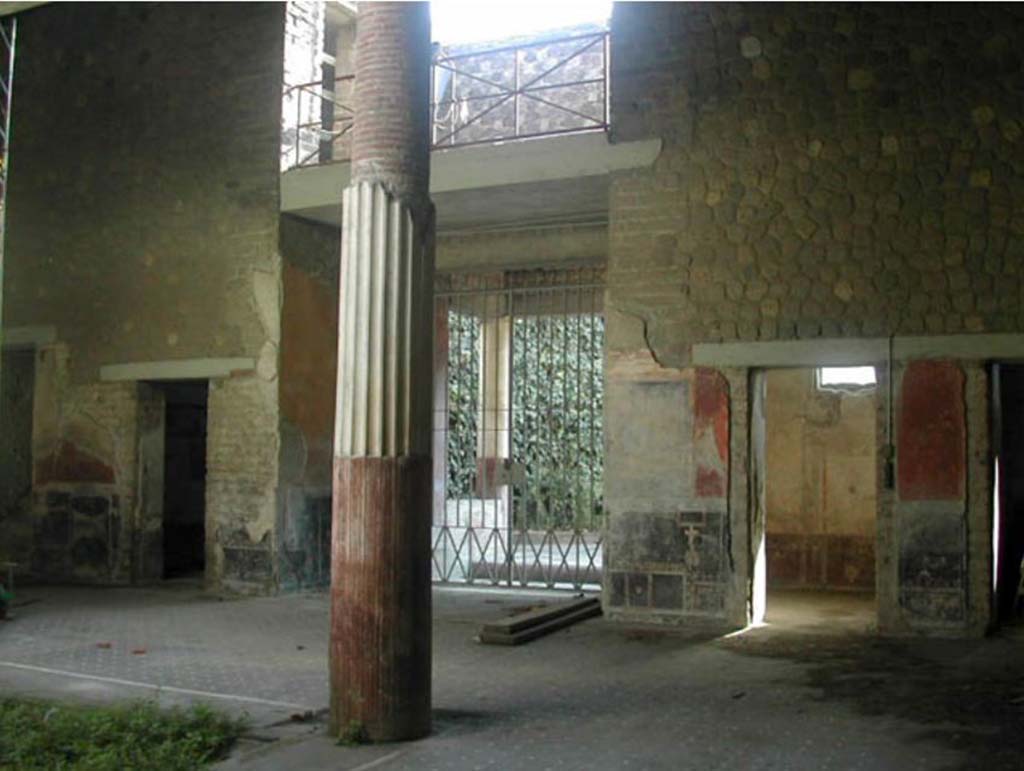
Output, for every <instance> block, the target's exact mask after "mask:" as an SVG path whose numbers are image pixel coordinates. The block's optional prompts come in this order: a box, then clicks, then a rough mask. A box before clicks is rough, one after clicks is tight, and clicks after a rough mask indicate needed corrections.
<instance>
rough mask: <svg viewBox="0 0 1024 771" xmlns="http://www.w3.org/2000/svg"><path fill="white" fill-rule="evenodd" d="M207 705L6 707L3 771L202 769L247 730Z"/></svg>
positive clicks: (0, 748) (5, 703)
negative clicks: (179, 707)
mask: <svg viewBox="0 0 1024 771" xmlns="http://www.w3.org/2000/svg"><path fill="white" fill-rule="evenodd" d="M244 728H245V724H244V721H242V720H237V719H232V718H229V717H226V716H224V715H222V714H220V713H217V712H214V711H213V710H211V709H210V708H208V707H204V706H202V705H199V706H194V707H190V708H189V709H187V710H184V709H172V710H165V711H163V710H159V709H158V708H157V707H156V705H155V704H153V703H151V702H137V703H132V704H129V705H125V706H119V707H74V706H64V705H54V704H46V703H42V702H35V701H23V700H17V699H5V700H2V701H0V769H4V770H6V769H12V770H13V769H82V770H83V771H107V770H108V769H109V770H110V771H114V770H115V769H118V770H119V769H128V768H130V769H160V770H161V771H179V770H180V771H185V769H195V768H203V767H205V766H207V765H208V764H209V763H212V762H213V761H215V760H217V759H219V758H221V757H223V755H224V754H225V753H226V752H227V750H228V749H229V748H230V747H231V745H232V744H233V743H234V741H235V739H236V738H237V737H238V736H239V735H240V734H241V732H242V731H243V730H244Z"/></svg>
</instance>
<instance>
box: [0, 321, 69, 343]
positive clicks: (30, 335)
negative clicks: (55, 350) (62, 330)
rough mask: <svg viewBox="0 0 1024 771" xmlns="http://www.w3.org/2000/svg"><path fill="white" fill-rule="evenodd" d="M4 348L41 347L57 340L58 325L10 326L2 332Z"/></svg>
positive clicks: (0, 338)
mask: <svg viewBox="0 0 1024 771" xmlns="http://www.w3.org/2000/svg"><path fill="white" fill-rule="evenodd" d="M0 341H2V343H3V347H4V348H39V347H40V346H43V345H50V344H52V343H55V342H57V327H54V326H45V325H40V326H32V327H8V328H6V329H4V330H3V332H2V333H0Z"/></svg>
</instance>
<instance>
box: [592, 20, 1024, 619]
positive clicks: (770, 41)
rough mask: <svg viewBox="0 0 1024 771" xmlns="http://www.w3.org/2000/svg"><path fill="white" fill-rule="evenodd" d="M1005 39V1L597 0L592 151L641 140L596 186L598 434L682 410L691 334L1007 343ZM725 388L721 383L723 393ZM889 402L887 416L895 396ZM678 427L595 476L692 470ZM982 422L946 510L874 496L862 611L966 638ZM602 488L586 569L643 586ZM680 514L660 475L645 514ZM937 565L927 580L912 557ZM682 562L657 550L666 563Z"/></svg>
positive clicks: (739, 568)
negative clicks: (874, 546) (599, 73)
mask: <svg viewBox="0 0 1024 771" xmlns="http://www.w3.org/2000/svg"><path fill="white" fill-rule="evenodd" d="M1021 32H1024V12H1022V11H1020V10H1019V9H1018V8H1017V7H1015V6H1008V5H1001V6H996V5H988V6H964V5H946V4H935V5H931V4H929V5H924V4H917V5H901V6H894V7H890V6H881V5H876V4H863V5H858V4H843V5H836V4H830V5H817V4H800V5H784V4H691V3H686V4H684V3H618V4H616V6H615V10H614V13H613V22H612V35H611V40H612V43H611V44H612V67H613V70H612V89H611V99H612V133H613V140H616V139H617V140H632V139H641V138H647V137H660V138H661V139H662V141H663V143H664V144H663V151H662V153H661V155H660V156H659V157H658V159H657V160H656V161H655V164H654V166H653V168H651V169H649V170H637V171H630V172H616V173H614V174H613V175H612V182H611V191H610V197H609V263H608V297H607V305H606V309H607V310H606V316H607V346H608V352H607V356H608V363H607V367H606V371H607V372H608V373H609V374H608V377H609V382H610V384H611V381H612V380H613V379H614V380H615V381H616V383H617V384H616V386H615V388H616V389H617V390H613V389H612V387H611V385H610V387H609V394H608V401H607V407H606V410H607V413H608V424H609V427H611V426H612V424H613V422H618V423H620V424H622V425H626V426H629V425H643V424H645V423H646V422H649V421H650V420H652V419H653V418H652V417H651V416H652V415H653V411H654V410H655V409H659V410H660V409H677V410H678V409H690V410H691V411H692V409H693V408H692V407H690V408H687V406H686V405H687V401H688V399H692V396H687V394H686V393H685V391H686V389H687V388H688V387H689V386H688V385H687V384H688V383H692V381H693V378H694V377H695V375H694V372H695V370H694V369H693V368H692V367H691V364H692V351H693V346H694V345H695V344H697V343H720V342H734V341H739V342H745V343H755V342H760V341H775V340H813V339H832V338H841V337H871V336H886V335H928V334H939V333H942V334H959V333H965V334H970V333H977V332H1022V331H1024V315H1022V312H1021V308H1022V307H1024V305H1022V303H1021V299H1022V291H1024V270H1022V265H1024V219H1022V216H1021V214H1020V212H1021V211H1024V132H1022V128H1024V100H1022V99H1021V94H1022V93H1024V69H1022V60H1021V57H1020V55H1019V53H1018V52H1017V51H1016V49H1015V47H1014V46H1015V44H1014V41H1015V40H1016V39H1017V38H1018V37H1019V36H1020V34H1021ZM966 371H968V373H969V377H968V382H967V385H966V386H964V389H965V390H964V393H965V394H966V397H964V398H966V399H967V402H966V403H967V412H966V415H967V417H966V418H965V419H966V420H967V422H968V424H969V425H975V424H976V423H977V421H978V420H979V418H978V417H977V416H978V415H983V414H984V411H985V403H986V402H985V400H986V396H985V392H984V387H985V386H984V383H985V378H984V372H983V370H980V369H978V368H977V366H976V365H973V364H972V365H971V367H970V368H967V370H966ZM746 377H747V374H746V373H745V372H744V371H743V370H740V371H739V380H738V381H737V378H736V375H729V382H730V385H735V383H736V382H739V383H743V382H745V379H746ZM651 382H662V383H678V384H679V385H677V386H673V388H675V389H676V391H677V393H676V396H675V397H674V399H675V402H677V403H676V404H675V406H674V407H672V406H671V405H665V406H664V407H658V406H657V404H655V403H654V402H652V401H651V400H650V398H649V397H648V396H647V392H648V390H649V385H648V384H649V383H651ZM972 384H974V385H972ZM730 394H731V396H730V398H731V399H732V400H735V398H736V395H735V394H736V389H735V388H732V390H731V392H730ZM967 397H969V398H967ZM896 399H897V404H896V409H897V410H899V409H900V400H901V399H902V393H901V392H900V391H899V390H898V389H897V393H896ZM732 408H733V409H732V415H733V416H735V415H736V412H737V405H736V404H735V403H733V404H732ZM972 416H973V417H972ZM692 420H693V417H692V412H691V416H690V417H683V418H676V417H672V418H670V419H669V418H666V421H667V422H661V423H659V426H661V425H667V424H671V425H674V424H675V422H679V421H681V425H682V428H681V430H679V431H675V432H671V433H670V436H669V437H667V438H666V436H665V435H664V433H663V434H662V435H661V436H659V438H658V441H657V442H656V443H652V441H648V440H646V439H643V440H638V441H637V442H636V443H634V444H633V445H631V446H630V450H629V453H630V454H629V457H626V452H625V451H624V450H623V449H621V448H620V447H619V446H617V445H616V444H615V443H614V442H613V441H612V439H613V438H614V435H612V436H611V438H610V439H609V443H608V453H607V456H606V463H607V465H608V468H609V470H611V469H613V468H615V467H617V466H618V467H621V466H623V465H625V466H632V467H638V468H640V467H649V466H650V465H651V464H654V465H657V466H658V467H659V468H661V467H665V474H666V475H668V474H670V473H671V474H675V475H681V476H683V477H684V478H687V477H690V475H691V473H692V469H693V468H694V466H695V465H696V464H697V463H699V462H700V459H701V458H703V457H706V449H704V448H701V447H700V446H699V445H698V444H697V443H696V442H695V440H694V438H693V436H692V435H691V433H690V432H689V431H687V430H686V425H685V424H687V423H688V422H690V421H692ZM744 421H746V419H745V418H744V419H743V421H741V422H740V427H741V429H742V433H741V434H738V435H737V434H735V433H734V436H736V438H737V439H739V440H740V441H739V444H738V445H737V447H738V448H740V449H742V447H744V446H746V444H747V442H748V426H747V424H746V422H744ZM972 421H973V422H972ZM733 423H734V425H735V423H736V421H735V417H734V419H733ZM978 426H981V424H980V423H978ZM982 428H983V426H982V427H980V428H977V427H976V428H972V429H971V432H972V433H971V435H972V436H974V437H977V441H976V442H974V443H973V444H969V445H968V447H967V449H966V450H965V461H964V462H965V463H966V464H967V469H968V476H967V478H966V482H965V485H966V487H967V489H968V490H969V491H970V494H969V495H967V496H966V498H965V497H964V496H961V497H960V498H958V499H956V500H949V501H945V500H944V501H940V502H939V503H938V504H936V505H932V504H930V503H921V504H918V503H915V502H911V503H910V504H909V505H904V504H903V503H902V499H901V498H899V496H898V495H896V494H895V493H892V494H886V495H885V496H882V497H881V498H880V508H879V516H880V529H879V546H878V548H879V552H878V558H879V561H880V562H879V564H880V566H882V567H881V568H880V578H879V591H880V595H879V609H880V622H881V623H882V625H883V626H884V627H886V628H888V629H890V630H907V629H924V630H926V631H927V630H929V629H934V628H945V629H953V628H957V629H965V628H970V629H972V630H974V631H975V632H976V631H977V630H978V629H979V628H983V626H984V616H985V613H986V607H987V606H986V600H985V592H984V589H985V576H984V570H985V565H986V564H987V563H986V559H987V558H986V556H985V552H984V550H985V548H986V546H985V542H984V538H985V533H984V522H983V519H984V506H985V502H984V490H985V489H986V487H985V486H986V484H987V482H986V481H985V474H986V473H987V472H986V466H985V460H984V456H983V453H984V452H985V448H986V447H987V445H986V444H985V442H986V441H987V436H986V435H984V433H983V431H982ZM965 430H966V429H965ZM655 444H656V446H655ZM734 444H735V443H734ZM736 449H737V448H736V447H734V451H733V452H732V453H731V454H730V458H729V461H728V464H727V473H728V475H729V478H730V483H729V488H730V490H733V491H734V492H736V493H737V494H736V495H730V498H729V500H728V502H727V507H728V510H729V516H728V518H727V521H728V522H729V523H730V531H729V532H727V533H726V535H725V539H724V543H725V548H726V562H727V564H728V565H729V575H730V576H731V580H727V581H726V585H727V586H729V587H731V588H730V589H729V594H728V596H727V597H726V600H725V602H724V604H723V606H722V608H723V610H722V611H721V613H720V616H721V617H722V618H727V619H729V620H730V621H732V622H734V623H743V622H745V620H746V619H749V618H751V617H752V615H751V614H752V611H751V607H750V605H749V602H748V600H749V596H750V595H749V591H750V589H749V587H750V586H751V581H754V580H755V578H756V577H755V576H754V575H753V574H752V573H751V571H752V570H754V569H755V563H754V559H755V555H753V552H751V551H750V549H752V548H756V544H748V543H747V538H748V536H750V535H751V533H750V531H749V527H750V524H749V522H750V520H749V518H748V513H747V510H746V508H745V507H746V506H747V495H746V493H742V487H741V486H740V485H738V484H737V483H736V481H735V480H737V479H738V478H740V477H741V476H743V477H745V474H746V466H745V465H744V464H745V463H746V453H745V452H744V453H740V454H737V452H736V451H735V450H736ZM666 458H670V459H671V463H669V464H668V466H666V460H665V459H666ZM897 465H899V459H897ZM880 468H883V466H882V465H881V464H880ZM670 469H672V470H671V471H670ZM615 478H616V477H615V474H613V473H609V483H608V490H607V495H608V501H609V509H610V519H611V527H610V530H609V541H608V554H609V560H610V564H611V566H612V569H613V570H614V571H616V572H619V571H621V572H623V573H626V574H629V573H637V574H646V575H647V576H649V577H653V575H654V572H655V571H654V569H653V568H652V567H651V566H650V565H649V564H648V563H649V562H650V559H649V558H650V556H651V554H653V553H654V552H652V551H650V550H645V549H640V550H639V551H638V550H637V549H636V548H635V544H637V543H640V544H643V543H644V542H645V540H646V539H650V538H653V535H652V533H653V532H654V531H653V530H651V529H650V528H647V527H646V526H645V525H643V523H642V522H640V521H639V520H637V519H636V516H635V514H636V512H635V511H633V510H632V509H631V507H632V506H633V505H634V504H633V502H632V501H631V500H630V496H629V494H628V491H629V489H630V487H629V486H628V484H627V483H626V482H623V483H622V484H619V485H617V483H616V482H615ZM880 478H881V476H880ZM666 479H667V477H666ZM666 483H667V482H666V481H664V480H660V481H659V485H662V484H666ZM653 489H657V488H653ZM697 502H698V499H697V496H696V489H695V488H694V487H692V486H687V485H685V484H684V485H683V486H682V487H681V488H680V489H679V490H678V491H676V492H675V493H673V494H672V495H671V496H669V497H666V498H664V499H662V500H660V501H659V502H658V503H657V509H658V510H657V511H656V512H655V513H656V514H657V516H658V517H660V518H661V519H665V520H669V521H671V520H672V518H673V517H676V516H677V515H678V514H679V512H685V511H690V510H695V509H697V508H699V507H698V506H697ZM652 505H653V504H652ZM919 510H920V511H919ZM908 512H911V513H909V514H908ZM883 514H884V516H883ZM914 517H918V519H917V520H916V521H917V522H918V523H920V522H924V523H925V524H924V525H921V527H923V528H924V530H920V529H917V530H915V529H914V527H915V526H914V523H913V522H912V521H911V520H913V519H914ZM921 517H925V518H926V519H924V520H921V519H920V518H921ZM927 517H932V519H927ZM958 517H959V519H957V518H958ZM957 522H960V523H961V524H962V525H964V527H966V530H964V529H963V528H962V529H959V530H958V529H957V527H958V526H957V525H956V523H957ZM908 528H909V529H908ZM936 528H937V529H936ZM631 529H633V530H637V531H638V532H631V533H630V535H629V540H628V542H627V541H624V540H623V539H624V538H626V536H625V535H623V534H624V533H626V532H629V531H631ZM940 531H941V532H940ZM922 533H924V534H923V535H922ZM933 536H934V537H933ZM673 537H674V536H673ZM911 542H914V543H916V544H917V546H914V545H913V544H912V543H911ZM936 544H937V545H936ZM624 545H625V546H628V549H627V548H624ZM932 546H934V547H935V548H931V547H932ZM929 549H931V551H929ZM957 550H959V553H960V554H961V556H962V558H963V559H964V560H967V562H966V563H965V564H966V565H967V567H963V566H961V567H959V568H956V570H959V571H960V572H959V573H954V572H952V571H953V570H954V568H952V567H951V568H949V569H948V570H947V569H946V567H945V566H947V565H950V564H951V560H952V558H951V556H950V555H952V554H954V553H956V552H957ZM968 551H969V553H970V559H969V560H968ZM936 555H938V557H937V556H936ZM939 557H941V559H940V560H939V561H940V562H941V563H942V567H941V568H937V569H940V570H941V572H942V575H941V577H939V578H935V577H933V576H934V571H933V572H932V573H929V571H928V569H927V568H924V567H922V565H923V564H924V563H929V560H932V561H934V560H935V559H938V558H939ZM929 564H930V563H929ZM899 565H904V566H907V567H906V569H905V570H903V572H902V573H899V570H900V568H899V567H898V566H899ZM685 568H686V561H685V560H684V559H681V558H680V559H678V560H677V565H676V567H675V568H674V570H675V571H677V572H680V573H682V572H684V571H685ZM658 569H659V570H660V571H662V572H664V571H666V570H667V569H668V566H665V565H661V566H658ZM632 580H633V579H632V578H631V579H630V581H632ZM636 580H641V579H640V578H639V577H638V578H637V579H636ZM648 580H653V578H648ZM929 581H934V582H935V583H932V584H929V583H928V582H929ZM605 591H606V594H605V599H606V604H607V605H608V606H609V611H610V614H611V615H630V616H643V617H644V618H651V617H654V616H655V615H657V614H658V613H663V611H662V610H661V609H656V608H652V607H643V608H640V607H630V605H629V604H628V602H623V601H622V599H624V598H620V597H618V596H617V595H616V590H615V588H614V585H613V586H612V588H610V589H609V588H608V587H606V590H605ZM745 598H747V599H745ZM745 604H746V605H747V607H746V608H744V605H745ZM677 610H678V608H677ZM683 613H684V615H685V614H687V613H689V611H687V610H686V609H685V608H684V611H683ZM753 616H755V617H756V610H755V611H754V612H753Z"/></svg>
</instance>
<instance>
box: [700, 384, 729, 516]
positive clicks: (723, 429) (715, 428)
mask: <svg viewBox="0 0 1024 771" xmlns="http://www.w3.org/2000/svg"><path fill="white" fill-rule="evenodd" d="M693 413H694V415H693V439H694V445H695V446H696V447H698V448H699V447H701V445H702V444H703V443H702V441H701V440H702V439H705V437H706V436H707V434H708V432H711V433H712V434H713V437H712V438H713V440H714V447H715V451H716V455H717V457H714V456H712V457H707V456H706V455H701V456H699V457H698V458H697V463H696V469H697V471H696V473H697V479H696V487H697V495H698V496H699V497H702V498H723V497H725V494H726V489H725V488H726V477H727V473H726V472H727V469H728V464H729V384H728V382H726V379H725V378H724V377H723V376H722V374H721V373H720V372H717V371H716V370H713V369H706V368H703V367H699V368H698V369H697V375H696V378H695V380H694V388H693Z"/></svg>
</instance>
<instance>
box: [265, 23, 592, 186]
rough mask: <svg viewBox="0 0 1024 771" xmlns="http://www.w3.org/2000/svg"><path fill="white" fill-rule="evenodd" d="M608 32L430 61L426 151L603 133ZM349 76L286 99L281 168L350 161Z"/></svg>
mask: <svg viewBox="0 0 1024 771" xmlns="http://www.w3.org/2000/svg"><path fill="white" fill-rule="evenodd" d="M608 51H609V41H608V32H607V31H600V32H592V33H587V34H580V35H572V36H568V37H561V38H552V39H548V40H540V41H534V42H531V43H524V44H522V45H515V46H506V47H501V48H490V49H485V50H481V51H468V52H462V53H455V54H448V53H444V52H441V53H438V54H437V55H435V57H434V63H433V67H432V72H431V147H432V148H435V149H436V148H449V147H463V146H466V145H474V144H485V143H494V142H503V141H509V140H515V139H528V138H533V137H543V136H554V135H558V134H575V133H580V132H587V131H606V130H607V129H608V116H609V109H608ZM353 85H354V76H352V75H346V76H344V77H340V78H337V79H335V82H334V88H333V90H329V89H327V88H325V86H324V84H322V83H319V82H314V83H302V84H299V85H296V86H290V87H288V88H286V89H285V91H284V104H283V121H284V126H283V131H282V168H283V169H290V168H296V167H302V166H315V165H318V164H322V163H331V162H336V161H343V160H348V158H349V154H350V148H349V143H350V141H351V133H352V125H353V119H354V110H353V107H352V102H351V96H352V89H353Z"/></svg>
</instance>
